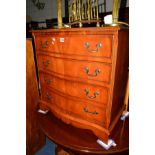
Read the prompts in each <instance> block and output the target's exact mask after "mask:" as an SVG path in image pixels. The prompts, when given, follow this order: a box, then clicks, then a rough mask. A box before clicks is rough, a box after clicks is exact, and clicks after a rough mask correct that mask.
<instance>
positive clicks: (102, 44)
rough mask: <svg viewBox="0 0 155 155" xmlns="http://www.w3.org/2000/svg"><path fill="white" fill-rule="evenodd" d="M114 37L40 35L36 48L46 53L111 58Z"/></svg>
mask: <svg viewBox="0 0 155 155" xmlns="http://www.w3.org/2000/svg"><path fill="white" fill-rule="evenodd" d="M112 39H113V37H112V35H83V36H82V35H76V36H75V35H69V36H58V35H57V36H52V35H51V37H49V36H40V37H37V38H36V43H37V44H36V48H37V49H39V50H43V51H45V52H46V53H47V52H53V53H60V54H68V55H74V56H79V55H80V56H86V57H90V56H91V57H100V58H102V57H105V58H111V56H112ZM77 45H78V46H77Z"/></svg>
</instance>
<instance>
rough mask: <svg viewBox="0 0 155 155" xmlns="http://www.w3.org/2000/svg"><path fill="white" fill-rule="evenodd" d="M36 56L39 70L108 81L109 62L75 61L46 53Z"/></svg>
mask: <svg viewBox="0 0 155 155" xmlns="http://www.w3.org/2000/svg"><path fill="white" fill-rule="evenodd" d="M37 57H38V66H39V69H41V70H46V71H51V72H55V73H57V74H61V75H65V76H70V77H76V78H84V79H90V80H97V81H101V82H107V83H109V82H110V77H111V64H107V63H97V62H90V61H77V60H72V59H63V58H57V57H50V56H46V55H38V56H37Z"/></svg>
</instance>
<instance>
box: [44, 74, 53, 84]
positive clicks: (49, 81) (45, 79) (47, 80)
mask: <svg viewBox="0 0 155 155" xmlns="http://www.w3.org/2000/svg"><path fill="white" fill-rule="evenodd" d="M44 81H45V82H46V83H47V84H48V85H49V84H51V82H52V80H51V79H47V78H46V76H44Z"/></svg>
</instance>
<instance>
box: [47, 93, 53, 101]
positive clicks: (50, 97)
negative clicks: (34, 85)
mask: <svg viewBox="0 0 155 155" xmlns="http://www.w3.org/2000/svg"><path fill="white" fill-rule="evenodd" d="M46 98H47V99H48V100H49V101H50V100H51V99H52V96H51V95H49V93H48V92H47V93H46Z"/></svg>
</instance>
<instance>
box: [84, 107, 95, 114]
mask: <svg viewBox="0 0 155 155" xmlns="http://www.w3.org/2000/svg"><path fill="white" fill-rule="evenodd" d="M83 111H84V112H86V113H90V114H93V115H97V114H98V112H96V111H89V110H88V109H87V107H84V108H83Z"/></svg>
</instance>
